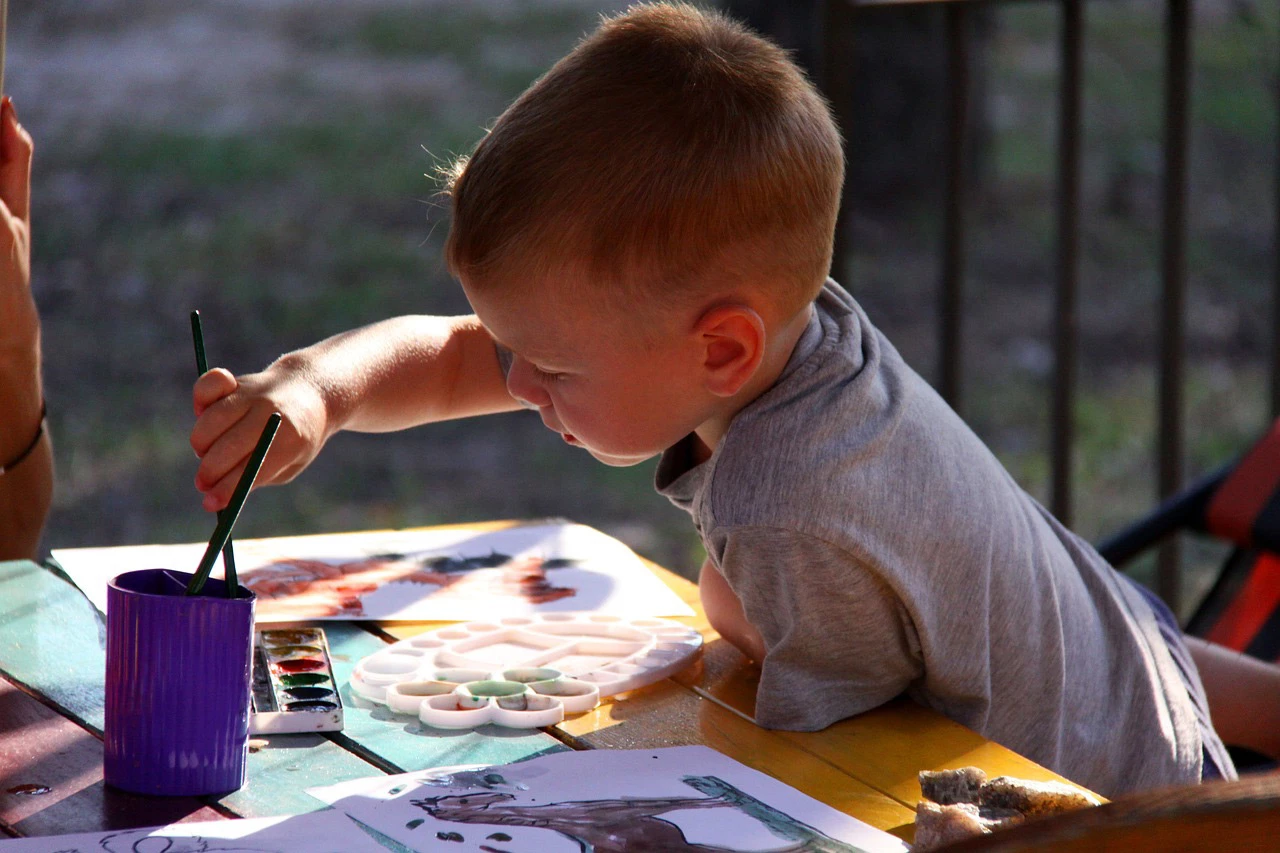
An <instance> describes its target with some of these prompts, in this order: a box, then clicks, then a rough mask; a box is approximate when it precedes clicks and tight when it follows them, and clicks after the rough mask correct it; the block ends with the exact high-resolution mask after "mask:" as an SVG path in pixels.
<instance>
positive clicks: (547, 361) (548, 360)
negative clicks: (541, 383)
mask: <svg viewBox="0 0 1280 853" xmlns="http://www.w3.org/2000/svg"><path fill="white" fill-rule="evenodd" d="M489 337H490V338H492V339H493V342H494V343H495V344H496V345H497V346H499V347H501V348H502V349H504V350H506V351H507V352H509V353H511V354H512V355H518V356H520V357H521V358H523V359H524V360H525V361H530V362H537V363H539V364H542V365H544V366H547V367H567V366H568V364H567V363H566V362H564V361H563V360H562V359H560V358H559V357H557V356H554V355H552V354H550V353H540V352H537V351H534V352H532V353H527V352H522V351H520V350H517V349H516V348H515V347H512V346H510V345H508V344H505V343H503V342H502V341H501V340H500V339H499V338H498V336H497V335H495V334H494V333H493V332H492V331H490V332H489Z"/></svg>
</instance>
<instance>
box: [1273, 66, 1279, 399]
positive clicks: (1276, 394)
mask: <svg viewBox="0 0 1280 853" xmlns="http://www.w3.org/2000/svg"><path fill="white" fill-rule="evenodd" d="M1277 73H1280V71H1278V72H1277ZM1276 93H1277V94H1278V95H1280V87H1277V88H1276ZM1275 180H1276V209H1275V218H1276V221H1275V226H1276V242H1275V250H1274V252H1273V260H1272V263H1273V264H1274V265H1275V268H1274V270H1273V273H1274V275H1275V281H1274V282H1273V283H1272V284H1273V287H1272V293H1271V417H1272V418H1280V98H1277V99H1276V176H1275Z"/></svg>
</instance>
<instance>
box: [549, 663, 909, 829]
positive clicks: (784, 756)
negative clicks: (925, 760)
mask: <svg viewBox="0 0 1280 853" xmlns="http://www.w3.org/2000/svg"><path fill="white" fill-rule="evenodd" d="M554 728H555V730H556V731H558V732H560V733H561V734H563V735H565V736H567V737H566V738H565V739H566V740H567V741H568V742H570V743H572V744H576V745H581V746H585V747H589V748H593V749H646V748H657V747H664V746H681V745H687V744H702V745H705V746H709V747H711V748H712V749H714V750H716V751H717V752H720V753H722V754H724V755H727V756H728V757H730V758H732V759H734V760H735V761H738V762H741V763H742V764H745V765H747V766H748V767H752V768H755V769H756V770H759V771H761V772H762V773H766V774H768V775H769V776H772V777H773V778H775V779H778V780H779V781H781V782H785V783H786V784H788V785H790V786H792V787H793V788H796V789H797V790H800V791H802V792H804V793H805V794H808V795H809V796H811V797H813V798H814V799H816V800H819V801H820V802H823V803H826V804H827V805H829V806H831V807H832V808H834V809H836V810H838V811H841V812H843V813H845V814H848V815H851V816H853V817H856V818H857V819H859V820H861V821H863V822H865V823H868V824H870V825H871V826H874V827H876V828H877V829H883V830H886V831H890V832H894V833H895V834H897V835H899V836H900V837H904V838H906V839H908V840H909V839H910V830H911V827H912V822H913V821H914V819H915V813H914V811H913V810H912V809H910V808H907V807H906V806H904V805H903V804H902V803H899V802H896V801H895V800H893V799H892V798H890V797H888V796H886V795H885V794H883V793H881V792H879V791H876V790H874V789H873V788H871V787H870V786H868V785H866V784H864V783H862V782H860V781H858V780H857V779H855V778H853V777H852V776H850V775H849V774H848V773H846V772H844V771H843V770H842V769H841V768H839V767H837V766H834V765H832V764H831V763H830V762H828V761H825V760H823V759H821V758H819V757H818V756H816V755H814V754H813V753H811V752H809V751H807V750H805V749H803V748H801V747H799V746H797V745H796V744H794V743H792V742H791V741H790V740H789V739H788V738H786V737H784V736H782V735H781V734H780V733H778V732H772V731H769V730H767V729H762V728H760V727H759V726H757V725H755V724H754V723H752V722H750V721H748V720H744V719H743V718H742V717H740V716H738V715H737V714H735V713H734V712H732V711H729V710H727V709H725V708H722V707H720V706H719V705H717V704H715V703H714V702H711V701H708V700H705V699H701V698H699V697H696V696H694V695H693V694H692V693H690V692H689V691H688V690H687V689H686V688H683V687H681V686H679V685H676V684H673V683H672V682H670V681H667V682H662V683H660V684H657V685H654V686H653V687H650V688H645V689H644V690H643V691H636V692H635V693H634V694H631V696H630V697H628V696H626V695H624V696H623V697H622V698H620V699H617V700H606V701H605V702H604V703H602V704H601V705H600V706H599V707H597V708H596V709H595V710H594V711H590V712H588V713H586V714H581V715H578V716H575V717H570V718H568V719H566V720H565V721H564V722H563V723H560V724H559V725H558V726H555V727H554Z"/></svg>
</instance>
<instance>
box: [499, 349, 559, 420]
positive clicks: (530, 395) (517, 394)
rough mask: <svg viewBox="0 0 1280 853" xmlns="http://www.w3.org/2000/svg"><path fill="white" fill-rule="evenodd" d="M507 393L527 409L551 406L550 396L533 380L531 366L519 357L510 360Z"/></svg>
mask: <svg viewBox="0 0 1280 853" xmlns="http://www.w3.org/2000/svg"><path fill="white" fill-rule="evenodd" d="M507 393H508V394H510V395H511V396H512V397H514V398H515V399H516V401H517V402H518V403H520V405H522V406H524V407H526V408H529V409H541V408H542V407H544V406H549V405H551V396H550V395H549V394H547V392H546V389H544V388H543V387H542V386H541V385H539V384H538V382H537V380H536V379H535V378H534V376H533V370H532V366H531V365H530V364H529V362H527V361H525V360H524V359H522V358H520V357H519V356H516V357H515V358H514V359H512V361H511V369H510V370H509V371H507Z"/></svg>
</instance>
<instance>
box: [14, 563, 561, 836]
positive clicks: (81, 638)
mask: <svg viewBox="0 0 1280 853" xmlns="http://www.w3.org/2000/svg"><path fill="white" fill-rule="evenodd" d="M0 602H3V603H2V604H0V671H4V672H5V673H6V674H7V675H8V676H9V677H10V678H12V679H13V680H15V681H19V682H22V683H23V684H26V685H27V686H29V687H31V688H32V689H34V690H35V691H37V692H39V693H41V694H42V695H44V696H46V697H48V698H50V699H52V700H53V701H54V702H56V703H57V704H58V705H60V706H61V707H63V708H64V709H66V710H67V711H68V712H69V713H70V714H71V715H72V716H73V717H74V718H76V719H77V720H79V721H81V722H82V723H84V724H85V725H86V726H87V727H88V728H90V729H92V730H93V731H95V732H98V733H100V732H101V731H102V724H103V707H102V703H103V673H104V670H105V657H104V654H103V637H104V633H105V628H104V626H103V622H102V617H101V614H99V613H98V612H97V611H96V610H95V609H94V608H93V606H92V605H90V604H89V603H88V601H87V600H86V599H85V598H84V596H83V595H81V594H80V593H79V591H78V590H76V588H75V587H74V586H72V585H71V584H69V583H67V582H66V581H65V580H63V579H62V578H60V577H58V576H57V575H55V574H53V573H52V572H50V571H48V570H46V569H43V568H41V567H39V566H37V565H35V564H34V563H27V562H14V563H0ZM325 634H326V636H327V637H328V640H329V645H330V651H331V653H332V656H333V664H334V675H335V677H336V678H337V680H338V682H339V683H340V684H342V685H344V687H343V703H344V705H345V706H346V708H345V711H344V715H343V718H344V731H343V732H342V733H341V734H337V735H333V736H330V737H329V738H326V737H324V736H321V735H275V736H273V737H271V738H265V740H267V741H268V746H267V747H266V748H264V749H261V750H258V751H256V752H253V753H251V754H250V756H249V767H248V776H249V780H248V782H247V783H246V785H245V787H244V788H241V789H240V790H239V791H236V792H234V793H232V794H230V795H228V796H226V797H224V798H222V799H221V800H219V802H220V803H221V804H222V805H223V806H225V807H226V808H228V809H230V810H232V811H234V812H236V813H237V814H240V815H243V816H245V817H257V816H265V815H277V814H298V813H301V812H305V811H312V810H315V809H317V808H320V807H321V803H320V802H319V801H318V800H313V799H312V798H311V797H309V796H308V795H306V794H305V793H303V790H304V789H305V788H307V787H311V786H315V785H327V784H332V783H336V782H340V781H345V780H348V779H354V778H359V777H361V776H372V775H376V774H377V773H379V772H381V771H380V770H379V767H378V766H375V764H371V763H367V762H366V761H365V760H362V758H361V755H364V756H367V757H368V758H369V759H370V760H371V761H373V762H375V763H376V764H380V765H381V766H383V767H385V768H387V769H391V770H397V769H403V770H420V769H423V768H427V767H440V766H449V765H456V764H504V763H507V762H511V761H518V760H521V759H524V758H531V757H534V756H536V755H542V754H545V753H547V752H556V751H561V750H564V749H566V747H565V746H563V745H562V744H561V743H560V742H559V741H557V740H556V739H555V738H552V737H551V736H550V735H547V734H545V733H543V732H541V731H537V730H529V731H526V730H513V729H504V728H500V727H497V726H486V727H484V728H482V729H478V730H476V731H458V732H446V731H441V730H438V729H431V728H428V727H425V726H422V725H421V724H420V723H419V722H418V721H417V720H415V719H413V718H412V717H403V716H399V715H395V714H392V713H391V712H390V711H389V710H388V709H386V708H385V707H382V706H378V705H373V704H372V703H367V702H365V701H364V700H361V699H360V698H359V697H357V696H355V695H354V694H353V693H352V691H351V689H350V686H349V682H350V678H351V673H352V672H353V671H354V669H355V665H356V664H357V663H359V661H360V660H361V659H362V658H363V657H365V656H366V655H369V654H372V653H373V652H375V651H377V650H378V649H380V648H382V647H383V646H384V645H385V643H384V642H383V641H382V640H381V639H379V638H378V637H376V636H374V635H373V634H371V633H369V632H368V631H365V630H363V629H362V628H360V627H359V626H357V625H354V624H351V623H340V622H333V623H328V624H327V625H326V626H325Z"/></svg>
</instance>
